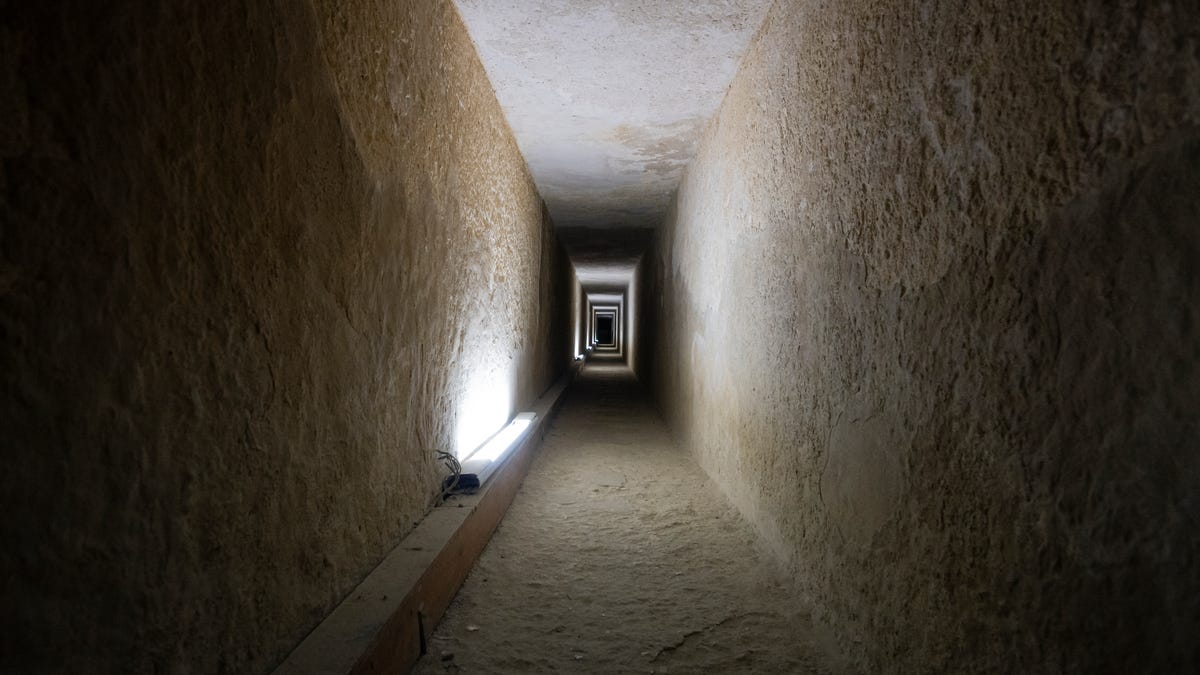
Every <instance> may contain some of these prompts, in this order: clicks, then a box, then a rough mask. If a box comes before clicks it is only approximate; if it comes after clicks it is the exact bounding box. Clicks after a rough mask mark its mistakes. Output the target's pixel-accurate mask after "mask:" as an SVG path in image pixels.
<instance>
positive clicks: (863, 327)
mask: <svg viewBox="0 0 1200 675" xmlns="http://www.w3.org/2000/svg"><path fill="white" fill-rule="evenodd" d="M952 4H953V3H951V4H947V3H936V2H904V3H900V2H897V3H878V2H809V1H803V0H799V1H796V2H784V1H781V2H778V3H777V4H776V5H775V7H774V8H773V10H772V11H771V12H770V14H769V16H768V18H767V20H766V23H765V25H764V26H763V28H762V30H761V32H760V34H759V35H758V36H757V38H756V40H755V42H754V43H753V45H752V47H751V49H750V50H749V52H748V54H747V56H746V58H745V60H744V62H743V64H742V66H741V70H740V73H739V75H738V76H737V78H736V79H735V81H734V83H733V85H732V86H731V88H730V90H729V92H728V95H727V98H726V100H725V101H724V103H723V107H722V108H721V110H720V112H719V114H718V116H717V117H716V118H715V120H714V121H713V122H712V124H711V125H710V127H709V129H708V130H707V132H706V135H705V137H704V139H703V141H702V144H701V148H700V150H699V155H698V157H697V158H696V159H695V160H694V161H693V163H692V164H691V166H690V167H689V169H688V171H687V175H686V176H685V178H684V181H683V184H682V186H681V188H680V190H679V192H678V195H677V198H676V200H675V202H674V205H673V209H672V213H671V214H670V216H669V218H668V223H667V225H666V226H665V228H664V229H663V230H662V231H661V233H660V236H659V238H658V240H657V242H656V244H655V249H654V250H655V265H654V266H652V272H651V275H650V276H651V278H652V280H653V283H654V286H655V291H654V292H652V293H651V294H650V298H649V299H648V303H649V305H650V307H649V308H648V311H650V312H651V314H652V315H653V316H655V317H656V326H657V336H656V344H655V353H654V365H655V370H654V381H655V388H656V390H657V396H658V398H659V400H660V404H661V406H662V408H663V411H664V415H665V417H666V418H667V419H668V420H669V422H670V424H671V425H672V427H673V429H674V430H675V432H676V433H677V435H678V436H679V437H680V439H681V440H682V441H683V442H685V443H686V444H687V445H688V446H689V447H690V448H691V450H692V451H693V452H694V453H695V454H696V455H697V457H698V459H699V460H700V462H701V463H702V465H703V466H704V467H705V469H706V470H707V471H708V472H709V473H710V474H711V475H712V476H713V477H714V478H715V479H716V480H717V481H718V482H719V484H720V485H722V486H723V487H724V489H725V490H726V491H727V492H728V494H729V495H730V497H731V498H732V499H733V501H734V502H735V503H736V504H737V505H738V506H739V508H740V509H741V510H742V511H743V512H744V513H745V514H746V515H747V516H748V517H749V518H750V520H751V521H752V522H753V523H754V524H755V525H756V526H757V528H758V529H759V531H760V532H761V533H762V535H763V536H764V539H765V540H766V541H767V542H768V543H769V545H770V546H772V547H773V548H774V549H775V550H776V551H777V553H778V554H779V555H780V556H781V557H782V558H783V559H784V560H786V561H787V563H788V564H789V566H790V569H791V570H792V571H793V573H794V577H795V579H796V582H797V584H798V586H799V588H800V589H802V590H803V591H804V592H805V593H807V594H808V595H810V596H811V598H812V600H813V601H814V603H815V606H816V607H817V611H818V612H819V613H820V614H821V615H822V617H823V619H824V620H825V621H826V622H828V623H829V624H831V625H832V626H833V628H834V629H835V631H836V633H837V634H838V635H839V636H840V638H841V645H842V648H843V649H844V650H846V652H847V653H848V655H850V656H851V657H852V658H853V659H854V660H856V661H857V662H858V663H859V665H860V666H861V667H862V668H863V669H864V670H866V671H867V672H1184V671H1188V670H1190V669H1191V668H1193V667H1194V666H1195V664H1196V663H1200V642H1197V641H1196V636H1197V635H1200V614H1198V613H1197V605H1196V602H1197V598H1200V574H1197V570H1198V569H1200V525H1198V523H1200V498H1198V496H1197V495H1200V447H1197V445H1198V443H1200V426H1198V424H1200V421H1198V420H1200V418H1198V417H1197V415H1196V411H1197V410H1200V370H1198V364H1200V348H1198V345H1200V223H1198V222H1197V214H1198V213H1200V127H1198V124H1200V33H1198V32H1197V26H1200V5H1197V4H1195V3H1138V4H1136V5H1134V4H1132V3H1112V2H1107V1H1102V0H1090V1H1086V2H1078V3H1044V2H1041V1H1040V0H1039V1H1034V0H1025V1H1021V2H1004V3H968V4H967V5H965V6H960V5H957V4H953V6H951V5H952Z"/></svg>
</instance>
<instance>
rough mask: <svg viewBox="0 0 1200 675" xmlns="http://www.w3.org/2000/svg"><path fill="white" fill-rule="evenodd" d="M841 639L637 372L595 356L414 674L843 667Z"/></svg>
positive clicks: (816, 669)
mask: <svg viewBox="0 0 1200 675" xmlns="http://www.w3.org/2000/svg"><path fill="white" fill-rule="evenodd" d="M835 652H836V649H835V648H834V646H833V645H832V642H831V640H830V639H829V637H828V635H827V634H826V633H825V632H824V631H823V630H821V629H820V628H819V627H818V626H816V625H815V624H814V622H813V620H812V617H811V616H810V614H809V612H808V610H807V608H806V607H805V606H804V604H803V602H802V601H800V600H799V599H798V598H797V597H796V596H795V594H794V593H792V592H791V591H790V590H789V588H788V584H787V582H786V580H785V579H784V578H783V577H782V575H781V572H780V569H779V568H778V567H777V566H776V565H775V564H774V563H773V562H772V561H771V558H770V556H769V555H768V554H766V553H765V552H764V551H762V550H760V549H759V548H758V547H757V546H756V540H755V535H754V533H753V531H752V530H751V528H750V526H749V525H748V524H747V523H746V522H745V521H744V520H743V519H742V517H741V516H740V515H739V514H738V513H737V511H736V510H734V508H733V507H732V506H731V505H730V504H729V502H728V501H727V500H726V499H725V497H724V496H723V495H722V494H721V493H720V491H719V490H718V489H717V488H716V487H715V486H714V484H713V483H712V482H711V481H710V480H709V479H708V478H707V477H706V476H705V474H704V472H703V471H701V469H700V468H699V467H698V466H697V465H696V463H695V462H694V461H693V460H692V459H691V457H690V456H689V455H688V454H687V453H686V452H684V451H683V450H682V449H681V448H679V447H678V446H677V445H676V444H675V443H674V442H673V441H672V439H671V437H670V435H669V433H668V431H667V428H666V426H665V425H664V424H663V422H662V420H661V419H660V418H659V416H658V414H657V412H656V411H655V409H654V407H653V405H652V404H651V402H650V401H649V400H648V398H647V397H646V394H645V392H644V391H643V390H642V388H641V387H640V386H639V384H638V383H637V380H636V379H635V378H634V377H633V375H632V373H631V372H630V371H628V370H627V369H625V368H618V367H613V366H589V367H587V368H585V369H584V371H583V373H582V374H581V376H580V377H579V378H578V379H577V380H576V381H575V383H574V384H573V385H572V389H571V391H570V392H569V393H568V398H567V400H566V401H565V403H564V405H563V407H562V409H561V410H560V412H559V414H558V416H557V418H556V419H555V420H554V421H553V423H552V425H551V426H550V429H549V431H548V432H547V434H546V438H545V442H544V444H543V447H542V449H541V451H540V454H539V456H538V458H537V459H536V460H535V462H534V464H533V466H532V467H531V469H530V472H529V475H528V477H527V478H526V479H525V482H524V485H523V486H522V488H521V490H520V492H519V493H518V495H517V497H516V499H515V500H514V502H513V505H512V507H511V509H510V510H509V512H508V514H507V516H506V517H505V519H504V521H503V522H502V523H501V525H500V527H499V529H498V530H497V531H496V534H495V536H494V537H493V538H492V540H491V542H490V544H489V545H488V547H487V549H486V550H485V551H484V552H483V555H482V556H481V558H480V560H479V563H478V564H477V565H476V567H475V569H474V570H473V571H472V572H471V575H470V577H469V578H468V579H467V581H466V583H465V584H464V586H463V588H462V590H461V591H460V592H459V594H458V596H457V597H456V598H455V600H454V602H453V604H452V605H451V607H450V609H449V610H448V611H447V613H446V615H445V617H444V619H443V621H442V623H441V625H440V626H439V627H438V628H437V630H436V631H435V632H434V634H433V636H432V637H431V639H430V641H429V653H428V654H427V655H426V656H424V657H423V658H422V659H421V661H420V662H419V663H418V664H417V666H416V668H415V672H418V673H442V672H462V673H531V672H546V671H566V672H639V673H694V672H710V673H729V672H755V673H830V672H843V671H844V670H845V669H844V668H843V667H841V666H839V665H836V661H837V659H836V657H835V656H834V653H835Z"/></svg>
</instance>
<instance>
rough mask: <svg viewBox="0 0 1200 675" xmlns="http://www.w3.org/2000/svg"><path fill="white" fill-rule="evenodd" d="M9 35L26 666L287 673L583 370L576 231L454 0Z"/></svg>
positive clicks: (18, 518) (15, 607) (104, 15)
mask: <svg viewBox="0 0 1200 675" xmlns="http://www.w3.org/2000/svg"><path fill="white" fill-rule="evenodd" d="M0 16H3V17H4V18H3V19H2V22H3V23H2V24H0V108H2V109H3V111H4V120H5V122H4V125H3V127H2V129H0V159H2V163H0V185H3V197H2V200H0V339H2V345H3V346H2V348H0V372H3V373H4V377H3V388H2V389H0V436H2V437H3V439H4V441H3V442H4V445H5V451H4V453H3V459H2V460H0V462H2V465H0V500H2V501H0V503H2V511H3V513H4V519H3V524H2V525H0V534H2V537H0V538H2V540H3V542H4V545H3V547H2V551H3V552H2V553H0V565H2V566H0V570H2V574H0V600H2V601H3V605H4V607H5V611H4V619H3V621H2V622H0V623H2V625H0V671H3V672H23V673H27V672H122V673H149V672H156V673H157V672H198V673H214V672H250V673H253V672H263V671H265V670H267V669H269V668H270V667H271V666H272V665H273V664H274V663H275V662H277V661H278V660H279V659H280V658H282V656H283V655H284V654H286V653H287V651H288V650H289V649H290V648H291V647H292V646H293V645H294V644H296V643H297V642H298V641H299V640H300V639H301V638H302V637H303V636H304V635H305V633H306V632H307V631H308V630H309V629H311V628H312V627H313V626H314V625H315V624H316V623H317V622H318V621H319V620H320V619H321V617H322V616H324V614H325V613H326V612H327V611H328V610H329V609H330V608H331V607H332V606H333V605H334V604H335V603H336V602H337V601H338V600H339V599H340V598H341V597H342V595H343V594H344V593H345V592H347V591H348V590H349V589H350V588H352V587H353V585H354V584H355V583H356V582H357V581H358V580H359V579H361V578H362V576H363V575H364V574H365V573H366V572H367V571H368V570H370V569H371V568H372V567H373V566H374V565H375V563H376V562H377V561H378V560H380V559H381V557H382V556H383V555H384V553H385V552H386V551H387V550H389V549H390V548H391V547H392V546H393V545H394V544H395V543H396V542H397V541H398V540H399V538H400V537H401V536H402V535H403V534H405V533H406V532H407V531H408V530H409V529H410V528H411V527H412V526H413V524H414V522H415V521H416V520H417V519H419V518H420V517H421V516H422V514H423V513H424V512H425V510H426V508H427V507H428V505H429V504H430V503H431V500H432V498H433V495H434V492H435V490H436V486H437V483H438V478H439V476H438V467H437V466H436V464H435V460H434V456H433V449H434V448H451V447H454V446H455V445H456V444H457V442H458V439H459V438H461V437H463V436H464V435H470V434H479V433H486V432H487V431H488V429H484V428H475V427H480V425H477V424H474V422H475V420H476V419H478V418H475V417H468V416H467V415H466V414H465V411H466V410H467V408H468V407H470V408H471V410H482V411H483V412H484V413H486V415H485V417H487V418H488V419H491V417H493V416H501V417H502V416H503V415H504V414H505V413H506V412H507V411H508V408H509V407H510V405H515V404H518V403H522V402H527V401H530V400H532V399H533V398H534V397H535V396H536V395H537V394H539V393H540V392H541V391H542V390H543V389H544V387H545V386H546V385H547V384H548V383H549V382H550V381H551V380H552V378H553V376H554V374H555V370H556V368H557V367H558V365H559V364H560V363H561V362H562V361H563V360H565V351H566V347H565V346H566V345H567V344H568V336H567V335H566V333H565V327H566V325H567V319H566V314H565V303H566V301H567V299H566V291H565V290H564V289H566V287H567V279H568V278H569V277H568V276H566V270H565V268H564V267H563V266H562V264H561V263H562V258H563V257H562V256H560V255H559V249H558V247H557V244H556V243H555V237H554V233H553V229H552V225H551V223H550V221H549V218H548V215H547V213H546V211H545V209H544V207H543V205H542V202H541V200H540V199H539V197H538V194H537V192H536V190H535V187H534V184H533V181H532V179H531V176H530V175H529V174H528V172H527V170H526V168H525V164H524V162H523V160H522V158H521V155H520V154H519V151H518V148H517V145H516V142H515V140H514V139H513V137H512V135H511V133H510V131H509V130H508V128H507V126H506V124H505V121H504V118H503V115H502V112H501V109H500V107H499V104H498V103H497V101H496V99H495V96H494V94H493V92H492V89H491V86H490V84H489V82H488V80H487V78H486V75H485V72H484V70H483V68H482V66H481V64H480V63H479V61H478V58H477V56H476V54H475V51H474V48H473V46H472V43H471V41H470V38H469V37H468V35H467V33H466V30H465V28H464V27H463V25H462V24H461V22H460V20H459V19H458V17H457V14H456V12H455V10H454V9H453V7H452V6H451V5H450V4H449V2H448V1H446V2H442V1H436V0H419V1H416V2H384V1H383V0H378V1H375V0H363V1H357V2H341V1H337V2H335V1H333V0H328V1H327V0H317V1H315V2H312V3H310V2H282V1H280V2H253V3H243V4H239V5H238V6H237V7H236V8H235V7H234V6H233V5H230V6H225V5H220V4H218V5H212V4H204V3H190V4H189V3H168V4H165V5H159V4H155V3H141V2H133V1H119V2H106V3H92V2H68V3H55V4H54V5H53V6H52V5H44V6H41V5H37V4H36V3H34V4H30V3H16V2H2V3H0ZM479 392H484V394H480V393H479ZM488 406H491V408H492V409H486V410H485V408H488Z"/></svg>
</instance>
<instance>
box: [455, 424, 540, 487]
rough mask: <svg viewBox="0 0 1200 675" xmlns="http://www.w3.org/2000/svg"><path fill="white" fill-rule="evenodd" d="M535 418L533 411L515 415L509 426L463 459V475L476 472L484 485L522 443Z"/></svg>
mask: <svg viewBox="0 0 1200 675" xmlns="http://www.w3.org/2000/svg"><path fill="white" fill-rule="evenodd" d="M535 419H537V414H536V413H531V412H524V413H521V414H519V415H517V416H516V417H514V418H513V421H512V422H510V423H509V424H508V426H506V427H504V428H503V429H501V430H500V431H498V432H496V435H494V436H492V437H491V438H489V439H488V440H487V441H485V442H484V444H483V445H481V446H479V447H478V448H476V449H475V451H474V452H472V453H471V454H470V455H468V456H467V458H466V459H464V460H463V461H462V473H463V475H464V476H465V475H468V474H475V476H476V477H478V478H479V484H480V485H483V484H484V482H485V481H487V479H488V478H489V477H491V475H492V473H493V472H495V470H496V469H497V468H498V467H499V466H500V465H501V464H503V463H504V459H505V458H506V456H507V455H508V453H509V451H511V450H512V449H513V448H515V447H517V446H518V445H520V442H519V441H520V440H521V439H522V438H523V437H524V436H525V433H526V432H527V431H528V430H529V427H530V426H531V425H532V424H533V421H534V420H535Z"/></svg>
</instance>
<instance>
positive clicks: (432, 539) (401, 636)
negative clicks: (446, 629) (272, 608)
mask: <svg viewBox="0 0 1200 675" xmlns="http://www.w3.org/2000/svg"><path fill="white" fill-rule="evenodd" d="M573 372H574V369H573V371H572V373H573ZM569 379H570V375H568V376H567V377H564V378H563V379H561V380H560V381H559V382H557V383H555V384H554V386H552V387H551V388H550V389H549V390H547V392H546V393H545V394H544V395H543V396H542V397H541V398H539V399H538V401H537V402H536V403H535V405H534V406H533V412H536V413H537V419H536V420H535V421H534V424H533V428H531V429H530V432H529V433H528V434H527V435H526V436H525V440H524V441H523V442H522V443H521V445H520V447H518V448H516V449H514V450H513V451H512V453H511V454H510V456H509V458H508V460H507V461H505V463H504V466H503V467H501V468H500V469H499V470H498V471H497V472H496V473H495V474H494V475H493V476H492V478H491V479H490V480H489V481H488V483H487V484H486V485H485V486H484V488H483V489H482V490H481V491H480V492H479V493H478V494H476V495H472V496H469V497H462V498H455V499H454V500H452V501H451V503H449V504H446V505H442V506H439V507H437V508H435V509H433V510H432V511H431V512H430V513H429V515H428V516H426V517H425V519H424V520H422V521H421V523H420V524H418V525H417V527H416V528H414V530H413V532H412V533H410V534H409V535H408V536H407V537H405V538H404V540H403V541H401V542H400V544H399V545H398V546H396V548H395V549H393V550H392V552H391V553H389V554H388V556H387V557H386V558H385V559H384V561H383V562H382V563H380V564H379V566H378V567H377V568H376V569H375V570H374V571H372V572H371V574H369V575H368V576H367V578H366V579H364V580H363V582H362V583H361V584H359V585H358V587H357V588H355V590H354V591H353V592H352V593H351V594H350V595H349V596H347V597H346V599H345V600H343V601H342V603H341V604H339V605H338V606H337V608H335V609H334V610H333V612H331V613H330V614H329V616H328V617H326V619H325V620H324V621H323V622H321V624H320V625H319V626H317V628H316V629H315V630H313V632H312V633H310V634H309V635H308V637H307V638H305V639H304V641H303V642H301V643H300V645H299V646H298V647H296V649H295V650H294V651H293V652H292V653H291V654H290V655H289V656H288V658H287V659H286V660H285V661H284V662H283V663H282V664H280V666H279V667H278V668H277V669H276V670H275V675H315V674H316V673H353V674H355V675H358V674H362V673H404V672H408V671H409V670H410V669H411V668H412V666H413V665H414V664H415V663H416V662H417V660H418V659H419V658H420V656H421V648H422V642H423V640H424V639H425V637H427V636H429V635H430V634H432V632H433V629H434V628H435V627H436V626H437V624H438V622H439V621H440V620H441V618H442V615H443V614H445V612H446V608H447V607H449V606H450V602H451V600H453V599H454V596H455V594H456V593H458V589H459V588H460V587H461V586H462V584H463V582H464V581H465V580H466V578H467V575H468V574H469V573H470V571H471V568H472V567H473V566H474V565H475V561H476V560H477V559H478V558H479V555H480V553H482V552H483V549H484V547H486V546H487V543H488V540H490V539H491V537H492V533H493V532H495V530H496V527H497V526H498V525H499V524H500V521H501V519H503V518H504V514H505V512H506V511H507V510H508V507H509V505H510V504H512V500H513V498H514V497H515V496H516V494H517V490H519V489H520V487H521V481H523V480H524V478H525V475H526V474H527V473H528V472H529V466H530V464H531V463H532V462H533V458H534V456H535V455H536V453H537V450H538V448H539V447H540V446H541V442H542V437H543V436H544V434H545V430H546V428H547V427H548V425H549V423H550V420H551V419H552V418H553V416H554V413H555V412H556V411H557V409H558V406H559V404H560V403H561V401H562V397H563V394H564V392H565V391H566V386H567V383H568V381H569Z"/></svg>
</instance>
